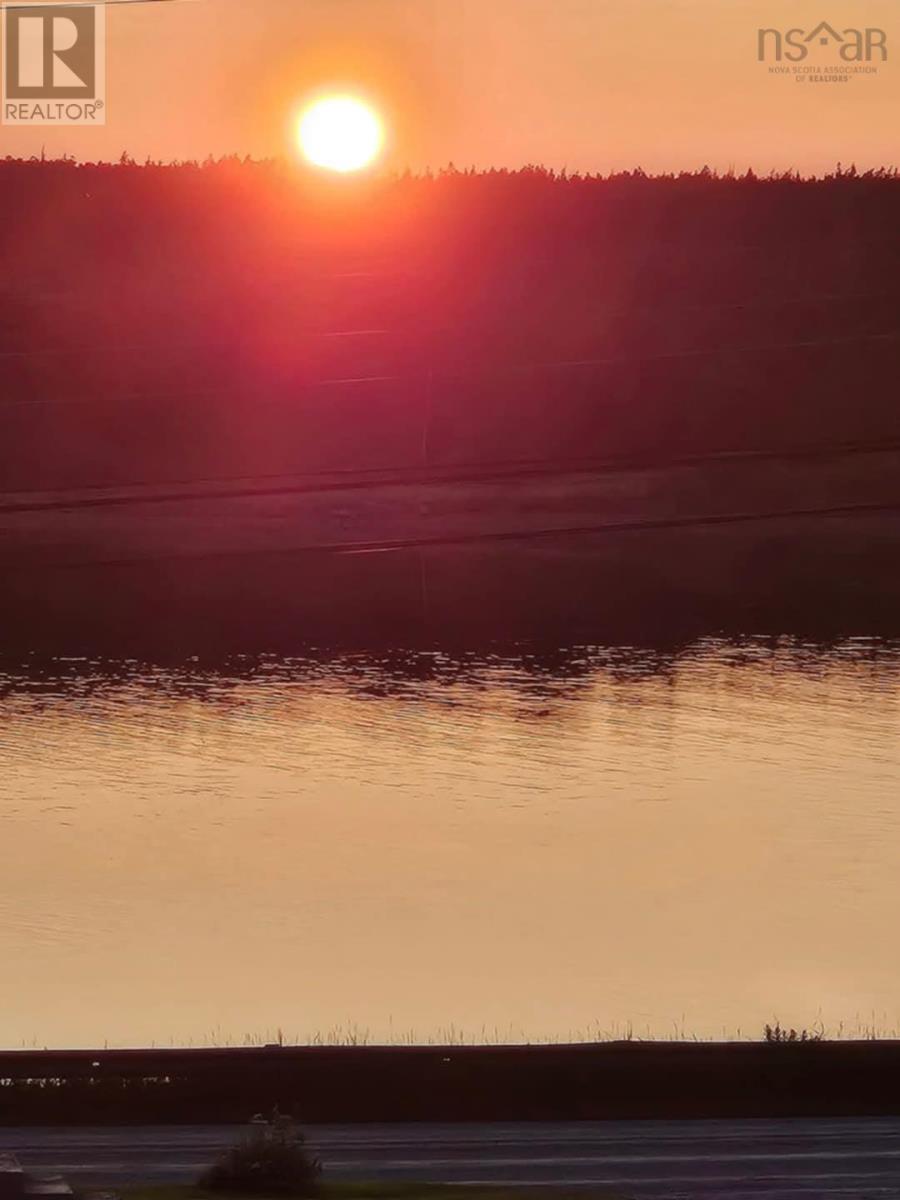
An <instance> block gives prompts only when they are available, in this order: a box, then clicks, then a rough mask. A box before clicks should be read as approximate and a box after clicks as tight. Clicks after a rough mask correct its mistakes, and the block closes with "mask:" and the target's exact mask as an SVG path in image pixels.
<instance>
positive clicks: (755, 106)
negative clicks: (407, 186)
mask: <svg viewBox="0 0 900 1200" xmlns="http://www.w3.org/2000/svg"><path fill="white" fill-rule="evenodd" d="M898 14H900V7H898V4H897V0H889V2H888V0H826V2H824V3H823V0H815V3H808V2H807V0H789V2H787V0H178V2H175V3H171V4H148V5H139V6H121V7H110V9H109V10H108V17H107V23H108V79H109V87H108V104H107V112H108V124H107V125H106V126H105V127H104V128H86V129H85V128H63V129H50V128H42V127H38V128H10V127H6V126H4V127H0V151H2V153H3V154H10V155H23V156H27V155H31V154H35V153H40V152H41V149H42V148H45V149H46V151H47V153H48V154H51V155H56V154H61V153H64V152H66V153H70V154H74V155H75V156H77V157H79V158H83V159H114V158H117V157H118V156H119V155H120V154H121V153H122V151H128V152H129V153H130V154H132V155H133V156H135V157H136V158H138V159H143V158H145V157H147V156H151V157H153V158H159V159H163V160H170V159H181V158H203V157H205V156H206V155H207V154H212V155H215V156H218V155H221V154H226V153H231V152H237V153H239V154H250V155H253V156H255V157H260V156H267V155H272V154H282V153H292V152H293V145H292V140H291V130H292V127H293V120H294V117H295V114H296V112H297V110H298V108H299V107H300V106H301V105H302V103H303V102H304V100H305V99H307V98H308V97H309V96H310V95H312V94H314V93H319V92H321V91H323V90H324V91H329V90H339V91H348V90H349V91H353V92H356V93H359V94H360V95H362V96H364V97H365V98H367V99H368V100H369V101H370V102H371V103H372V104H373V105H374V106H375V107H376V108H377V109H378V111H379V112H380V113H381V114H382V116H383V119H384V121H385V124H386V127H387V130H388V134H389V140H388V144H387V147H386V150H385V154H384V156H383V158H382V160H381V162H382V166H383V167H387V168H390V169H393V168H404V167H407V166H409V167H412V168H414V169H421V168H424V167H428V166H432V167H439V166H442V165H445V164H446V163H448V162H450V161H453V162H454V163H455V164H456V165H457V166H460V167H462V166H468V165H475V166H479V167H484V166H490V165H497V166H518V165H521V164H524V163H543V164H545V165H547V166H551V167H557V168H559V167H567V168H569V169H570V170H583V171H601V172H605V171H609V170H613V169H620V168H630V167H634V166H642V167H643V168H644V169H645V170H648V171H660V170H668V169H673V168H675V169H677V168H683V167H684V168H693V167H699V166H702V165H704V164H709V165H710V166H713V167H717V168H720V169H726V168H728V167H730V166H733V167H735V168H736V169H737V170H743V169H745V168H746V167H747V166H752V167H753V168H754V169H757V170H763V171H767V170H769V169H771V168H776V169H785V168H791V167H793V168H798V169H800V170H802V171H804V172H821V171H825V170H828V169H830V168H831V167H833V166H834V164H835V163H836V162H838V161H839V160H840V161H842V162H843V163H845V164H847V163H850V162H855V163H856V164H857V166H859V167H860V168H863V167H868V166H878V165H885V164H895V163H897V162H898V161H900V153H898V129H900V61H897V58H896V57H895V56H896V55H900V20H898ZM822 20H827V21H829V22H831V23H832V24H833V25H834V26H835V27H836V28H838V29H844V28H846V27H848V26H855V27H865V26H876V27H879V28H881V29H884V30H885V31H886V33H887V41H888V50H889V57H888V61H887V62H885V63H880V64H878V72H877V74H875V75H872V76H857V77H854V78H851V80H850V81H849V82H848V83H846V84H840V85H837V84H821V85H820V86H809V85H808V84H807V85H803V86H801V85H798V84H797V83H796V82H795V80H794V79H793V78H791V77H782V76H776V75H773V74H770V73H769V71H768V70H767V67H766V66H765V65H764V64H761V63H760V62H758V61H757V52H756V47H757V30H758V28H759V27H760V26H761V25H764V26H773V27H781V28H785V29H786V28H790V27H792V26H793V27H800V28H803V29H805V30H809V29H811V28H813V27H814V26H815V25H816V24H818V23H819V22H820V21H822ZM835 60H836V55H834V54H832V53H830V52H827V53H825V56H824V57H819V58H816V59H815V61H817V62H819V63H821V64H822V65H823V66H825V65H830V63H831V62H832V61H835ZM810 61H811V62H812V61H813V59H812V58H811V59H810Z"/></svg>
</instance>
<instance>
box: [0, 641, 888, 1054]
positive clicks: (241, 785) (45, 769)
mask: <svg viewBox="0 0 900 1200" xmlns="http://www.w3.org/2000/svg"><path fill="white" fill-rule="evenodd" d="M4 663H5V665H4ZM4 663H0V841H2V848H3V875H2V881H0V961H2V963H3V964H4V988H3V990H2V994H0V1045H3V1046H17V1045H20V1044H23V1043H24V1044H26V1045H32V1044H36V1045H38V1046H43V1045H47V1046H72V1047H75V1046H83V1045H98V1044H102V1043H104V1042H106V1041H108V1042H109V1043H110V1044H146V1045H149V1044H157V1045H168V1044H170V1043H176V1044H183V1043H189V1042H193V1044H203V1043H208V1042H213V1041H215V1042H227V1041H233V1042H236V1043H240V1042H242V1041H243V1040H244V1039H245V1038H250V1039H260V1040H268V1039H271V1038H272V1037H274V1036H276V1031H277V1030H278V1029H281V1030H282V1031H283V1033H284V1036H285V1037H286V1038H288V1039H291V1040H293V1039H295V1038H296V1039H299V1040H301V1041H306V1040H308V1039H314V1038H317V1037H318V1038H322V1039H323V1040H329V1039H336V1040H339V1041H340V1040H344V1039H353V1038H360V1039H362V1038H366V1037H367V1038H368V1039H369V1040H370V1041H374V1040H390V1039H393V1040H396V1041H403V1040H407V1039H415V1040H428V1039H430V1038H434V1039H441V1038H450V1039H455V1038H458V1037H460V1036H466V1037H469V1038H472V1039H475V1040H482V1039H486V1040H489V1041H493V1040H495V1039H507V1038H513V1039H519V1038H523V1037H528V1038H533V1039H538V1038H554V1039H568V1038H573V1037H592V1036H598V1035H604V1034H618V1035H622V1034H623V1033H626V1032H627V1031H628V1029H629V1028H631V1029H633V1032H634V1034H635V1035H637V1036H647V1035H648V1034H654V1035H660V1036H669V1035H677V1036H692V1035H694V1034H696V1035H698V1036H721V1035H722V1034H723V1033H724V1034H726V1035H728V1036H738V1035H741V1036H757V1035H758V1034H759V1033H760V1031H761V1029H762V1026H763V1024H764V1023H765V1022H766V1021H772V1020H774V1019H776V1018H780V1019H781V1021H782V1022H786V1023H789V1024H794V1025H797V1026H798V1027H799V1026H800V1025H807V1026H812V1025H813V1024H815V1023H817V1022H822V1023H823V1024H824V1025H825V1026H827V1027H828V1028H829V1029H830V1030H831V1031H832V1032H837V1031H838V1030H839V1029H840V1028H841V1026H842V1023H843V1030H844V1032H845V1033H853V1034H860V1033H864V1032H866V1031H867V1030H868V1029H869V1028H870V1027H872V1026H874V1027H876V1028H877V1029H878V1030H879V1031H880V1032H882V1033H887V1032H891V1031H895V1030H896V1029H897V1028H898V1027H900V964H898V959H897V955H896V952H895V950H894V945H895V938H896V923H897V917H898V913H900V875H898V872H897V863H898V861H900V736H898V735H900V641H897V640H894V639H892V638H890V637H883V636H874V635H867V634H865V633H859V634H856V635H853V636H847V637H843V638H836V639H832V640H829V641H822V640H806V639H804V638H803V637H802V636H799V635H797V634H791V633H790V632H786V633H784V634H781V635H778V634H771V633H766V634H764V635H754V634H752V633H751V634H747V635H743V636H737V635H734V636H728V637H723V636H699V637H694V638H691V639H689V640H688V641H686V642H682V643H681V644H678V645H676V646H674V647H671V648H666V649H661V648H658V647H657V648H653V647H643V648H642V647H637V646H633V645H632V646H627V645H615V644H608V645H604V644H601V643H599V642H593V643H587V644H579V643H575V642H568V643H565V644H560V645H558V646H555V647H552V646H551V647H548V646H546V645H541V646H540V647H537V646H536V645H532V644H530V643H529V642H527V641H526V642H523V643H520V644H516V645H512V646H505V647H504V648H502V649H500V648H494V649H491V648H489V647H487V648H486V647H484V646H480V647H476V648H471V649H465V648H453V649H447V648H442V647H441V646H439V645H433V646H418V647H407V648H405V649H403V648H394V649H391V648H384V647H379V648H378V649H357V650H351V649H343V650H340V649H338V650H331V651H328V650H322V649H311V648H306V649H305V650H302V651H298V652H297V653H296V654H292V655H288V654H284V653H270V654H266V653H262V654H256V653H255V654H253V655H246V656H241V655H233V656H230V657H228V658H226V659H224V660H220V661H217V662H215V663H214V664H211V663H206V662H203V661H199V660H195V661H191V659H190V658H187V659H184V658H182V659H178V660H177V661H173V662H169V663H165V662H160V661H157V662H155V663H153V662H150V663H147V662H142V661H140V660H138V659H136V658H131V659H115V658H107V657H99V656H94V657H91V656H84V655H59V654H57V655H51V656H44V657H41V658H37V657H35V656H33V655H32V656H29V655H19V656H18V657H15V656H8V657H7V659H6V660H4Z"/></svg>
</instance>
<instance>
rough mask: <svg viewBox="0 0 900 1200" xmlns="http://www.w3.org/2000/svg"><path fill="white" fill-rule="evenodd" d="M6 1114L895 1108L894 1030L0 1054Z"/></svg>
mask: <svg viewBox="0 0 900 1200" xmlns="http://www.w3.org/2000/svg"><path fill="white" fill-rule="evenodd" d="M0 1079H2V1080H3V1083H4V1086H3V1087H2V1089H0V1125H4V1126H12V1125H22V1126H24V1125H42V1124H45V1125H59V1124H69V1125H71V1124H77V1125H105V1124H111V1125H129V1124H197V1123H209V1124H213V1123H223V1124H229V1123H238V1124H242V1123H245V1122H246V1121H247V1120H248V1119H249V1117H250V1116H251V1115H252V1114H253V1113H254V1112H260V1111H262V1112H265V1111H271V1109H272V1107H273V1105H276V1104H277V1105H278V1107H279V1108H280V1110H281V1111H282V1112H285V1113H290V1114H291V1115H293V1116H295V1117H296V1118H297V1119H298V1120H300V1121H301V1122H302V1123H303V1124H319V1123H344V1124H353V1123H387V1122H408V1121H441V1122H449V1123H454V1122H461V1121H556V1120H569V1121H573V1120H575V1121H577V1120H587V1121H591V1120H594V1121H596V1120H628V1119H643V1120H647V1119H702V1118H711V1117H733V1118H738V1117H744V1118H750V1117H768V1118H773V1117H851V1116H894V1115H900V1040H885V1041H833V1042H830V1041H807V1042H799V1041H798V1042H795V1043H766V1042H762V1043H760V1042H706V1043H702V1042H697V1043H694V1042H682V1043H679V1042H637V1041H626V1042H609V1043H602V1044H590V1043H588V1044H583V1045H581V1044H576V1045H561V1046H512V1045H511V1046H464V1047H461V1046H443V1047H442V1046H398V1047H378V1046H371V1047H354V1046H346V1047H324V1046H323V1047H318V1046H311V1047H287V1046H273V1047H263V1048H259V1049H258V1048H227V1049H191V1050H78V1051H34V1050H17V1051H4V1052H0Z"/></svg>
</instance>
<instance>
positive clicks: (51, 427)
mask: <svg viewBox="0 0 900 1200" xmlns="http://www.w3.org/2000/svg"><path fill="white" fill-rule="evenodd" d="M898 199H900V180H898V178H897V177H896V175H894V174H892V173H890V172H881V173H877V174H870V175H867V176H862V177H857V176H856V175H855V173H849V174H848V173H843V174H838V175H835V176H833V177H831V178H828V179H825V180H821V181H813V182H810V181H800V180H797V179H793V178H785V179H777V180H759V179H756V178H752V177H751V178H738V179H735V178H722V179H717V178H715V177H713V176H711V175H710V174H709V173H708V172H701V173H699V174H695V175H685V176H680V177H678V178H653V179H651V178H647V177H645V176H643V175H642V174H640V173H638V174H635V175H624V176H619V177H614V178H612V179H608V180H603V179H582V178H565V177H563V178H560V177H553V176H551V175H549V174H547V173H545V172H541V171H538V170H525V171H522V172H519V173H512V174H510V173H504V172H492V173H488V174H481V175H475V174H471V175H469V174H462V173H457V172H450V173H445V174H443V175H440V176H438V177H435V178H431V177H428V178H411V177H410V178H401V179H397V180H393V181H377V180H376V181H369V182H360V181H359V180H352V181H347V180H341V181H338V182H337V183H334V182H333V181H331V182H329V183H327V184H326V183H324V182H323V181H322V180H314V179H312V178H310V177H308V176H305V175H302V174H301V173H299V172H297V171H294V170H292V169H291V168H290V167H288V166H287V165H283V164H282V165H279V164H266V163H264V164H253V163H245V162H239V161H236V160H234V161H225V162H222V163H217V164H216V163H211V164H208V165H205V166H197V165H182V166H171V167H166V166H154V165H148V166H137V165H134V164H129V163H124V164H122V165H118V166H78V165H76V164H74V163H71V162H50V163H40V162H27V163H23V162H16V161H11V160H7V161H6V162H3V163H0V267H2V276H0V278H2V280H3V283H2V285H0V490H5V491H23V490H28V489H47V488H79V489H80V488H90V487H94V486H98V487H100V486H102V487H110V486H113V487H114V486H119V485H124V484H129V483H138V482H140V483H166V482H172V481H183V480H197V479H217V480H235V479H240V478H246V477H259V476H266V475H286V474H288V475H290V474H302V473H312V474H314V473H316V472H334V471H354V472H359V471H367V470H379V471H382V472H383V471H395V470H408V469H411V468H422V467H423V466H425V467H429V468H434V469H438V468H444V469H446V468H460V467H471V466H479V465H482V466H483V465H485V464H497V463H535V462H540V463H547V462H552V463H555V464H559V465H563V466H565V465H566V464H572V463H584V462H585V461H591V460H603V461H604V462H609V461H618V460H623V459H629V458H632V457H634V456H639V457H643V458H646V457H648V456H650V457H653V458H654V460H656V461H659V460H663V461H664V460H666V459H667V458H669V457H672V456H684V455H716V454H720V453H722V452H734V451H738V452H746V451H772V450H778V451H780V450H788V451H793V450H797V449H798V448H799V449H804V450H808V449H816V448H823V447H835V446H845V445H847V444H854V445H858V444H873V443H876V444H879V445H882V446H883V445H885V444H887V443H889V442H891V441H893V440H897V439H900V410H898V407H897V405H896V403H895V397H894V392H895V387H896V380H897V378H898V376H900V341H898V333H900V320H898V315H900V308H898V291H897V284H896V280H897V268H898V265H900V222H898V220H897V213H898Z"/></svg>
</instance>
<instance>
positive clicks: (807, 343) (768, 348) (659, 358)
mask: <svg viewBox="0 0 900 1200" xmlns="http://www.w3.org/2000/svg"><path fill="white" fill-rule="evenodd" d="M898 339H900V331H896V330H895V331H893V332H891V333H871V334H858V335H855V336H852V337H844V338H809V339H805V340H802V341H793V342H769V343H764V344H758V345H749V346H722V347H719V348H718V349H715V350H674V351H668V352H666V353H663V354H634V355H619V356H617V357H607V358H584V359H561V360H551V361H547V362H532V363H512V364H509V363H504V364H499V365H496V366H480V367H475V368H466V367H460V368H457V369H455V370H454V369H444V370H439V371H436V370H434V369H433V368H428V369H426V370H420V371H410V372H407V373H405V374H400V375H359V376H347V377H343V378H341V377H338V378H331V379H310V380H307V381H305V382H303V383H301V384H299V385H298V388H299V389H302V390H308V389H314V388H320V387H358V386H360V385H363V384H372V383H397V384H402V383H406V384H411V383H416V382H418V383H422V382H428V383H429V384H430V383H432V382H434V381H441V380H444V381H447V380H454V379H465V378H472V377H473V376H474V377H479V376H480V377H482V378H487V379H492V378H493V379H496V378H498V377H500V378H502V377H503V376H512V375H522V374H528V373H533V374H539V373H541V372H551V371H567V370H581V369H583V368H586V367H607V366H622V365H626V364H631V363H647V362H670V361H679V360H685V359H703V358H723V357H729V356H738V355H747V354H764V353H771V352H773V351H778V350H809V349H821V348H823V347H825V346H857V345H862V344H865V343H871V342H896V341H897V340H898ZM222 391H223V389H222V388H198V389H194V390H192V391H187V392H178V391H176V392H162V393H157V394H153V393H146V392H132V393H129V394H126V395H124V396H121V395H120V396H119V397H117V399H118V401H121V402H124V401H127V400H139V401H150V400H152V401H167V400H179V399H188V398H190V397H194V398H197V397H213V396H216V395H220V394H222ZM278 394H279V397H280V396H281V395H283V393H278ZM97 403H98V397H96V396H75V397H69V398H64V399H60V398H54V399H49V400H48V399H39V400H11V401H4V402H2V403H0V411H3V410H4V409H11V408H34V407H37V406H38V405H58V406H67V407H68V406H76V405H81V406H85V405H92V404H97Z"/></svg>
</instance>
